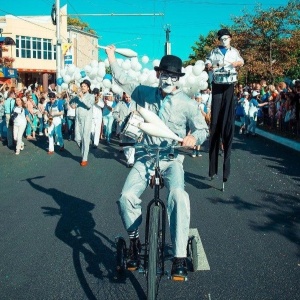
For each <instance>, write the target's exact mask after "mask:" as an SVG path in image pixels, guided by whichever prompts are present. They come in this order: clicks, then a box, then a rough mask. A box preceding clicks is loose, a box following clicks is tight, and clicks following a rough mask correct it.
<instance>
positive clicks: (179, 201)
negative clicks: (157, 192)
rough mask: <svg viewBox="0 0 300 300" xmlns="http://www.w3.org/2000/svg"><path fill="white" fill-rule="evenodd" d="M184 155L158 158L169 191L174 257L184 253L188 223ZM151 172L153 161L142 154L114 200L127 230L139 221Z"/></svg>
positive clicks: (168, 202) (168, 203)
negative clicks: (116, 199)
mask: <svg viewBox="0 0 300 300" xmlns="http://www.w3.org/2000/svg"><path fill="white" fill-rule="evenodd" d="M183 159H184V156H183V155H178V156H177V157H176V159H175V160H169V159H162V160H161V161H160V169H161V171H162V173H163V178H164V183H165V187H166V188H167V189H168V191H169V193H168V200H167V213H168V219H169V224H170V234H171V240H172V244H173V253H174V256H175V257H186V249H187V242H188V235H189V227H190V200H189V195H188V194H187V192H186V191H185V190H184V171H183V165H182V162H183ZM153 173H154V169H153V164H152V162H151V161H150V160H149V159H147V158H145V157H143V158H141V159H138V160H137V161H136V163H135V164H134V166H133V168H132V169H131V171H130V173H129V174H128V177H127V179H126V181H125V184H124V187H123V189H122V193H121V197H120V199H119V200H118V201H117V204H118V206H119V213H120V216H121V218H122V221H123V224H124V226H125V229H126V230H128V231H133V230H136V229H137V228H138V227H139V225H140V224H141V223H142V210H141V202H142V200H141V199H140V196H141V195H142V193H143V192H144V190H145V189H146V187H147V185H148V183H149V179H150V177H151V175H152V174H153ZM149 200H151V199H149Z"/></svg>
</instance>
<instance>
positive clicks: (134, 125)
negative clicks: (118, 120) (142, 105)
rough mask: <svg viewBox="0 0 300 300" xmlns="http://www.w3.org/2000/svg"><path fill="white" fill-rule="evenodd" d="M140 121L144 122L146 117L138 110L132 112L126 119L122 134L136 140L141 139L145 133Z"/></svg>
mask: <svg viewBox="0 0 300 300" xmlns="http://www.w3.org/2000/svg"><path fill="white" fill-rule="evenodd" d="M140 123H144V119H143V118H142V117H141V116H140V115H138V114H137V113H136V112H132V113H130V114H129V115H128V116H127V117H126V119H125V120H124V124H123V126H122V128H121V134H123V135H125V136H128V137H130V138H132V139H134V140H135V141H137V140H139V139H140V138H141V137H142V135H143V131H142V130H141V129H140V128H139V124H140Z"/></svg>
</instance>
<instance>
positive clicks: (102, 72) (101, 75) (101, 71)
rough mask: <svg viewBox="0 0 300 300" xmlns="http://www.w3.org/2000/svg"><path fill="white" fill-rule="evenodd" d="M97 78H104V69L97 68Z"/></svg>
mask: <svg viewBox="0 0 300 300" xmlns="http://www.w3.org/2000/svg"><path fill="white" fill-rule="evenodd" d="M97 74H98V76H100V77H102V78H103V77H104V75H105V74H106V72H105V69H103V68H99V70H98V72H97Z"/></svg>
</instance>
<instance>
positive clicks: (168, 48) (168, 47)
mask: <svg viewBox="0 0 300 300" xmlns="http://www.w3.org/2000/svg"><path fill="white" fill-rule="evenodd" d="M164 29H165V31H166V42H165V55H169V54H171V43H170V32H171V30H170V29H171V25H170V24H166V25H165V26H164Z"/></svg>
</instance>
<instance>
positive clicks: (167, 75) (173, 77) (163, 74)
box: [160, 72, 179, 82]
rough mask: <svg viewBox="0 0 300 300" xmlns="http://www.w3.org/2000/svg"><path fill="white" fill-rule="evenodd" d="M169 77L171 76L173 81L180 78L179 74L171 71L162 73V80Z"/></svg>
mask: <svg viewBox="0 0 300 300" xmlns="http://www.w3.org/2000/svg"><path fill="white" fill-rule="evenodd" d="M169 77H170V78H171V80H172V82H176V81H177V80H178V78H179V77H178V75H175V74H171V73H165V72H163V73H160V78H161V79H162V80H168V79H169Z"/></svg>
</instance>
